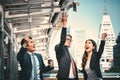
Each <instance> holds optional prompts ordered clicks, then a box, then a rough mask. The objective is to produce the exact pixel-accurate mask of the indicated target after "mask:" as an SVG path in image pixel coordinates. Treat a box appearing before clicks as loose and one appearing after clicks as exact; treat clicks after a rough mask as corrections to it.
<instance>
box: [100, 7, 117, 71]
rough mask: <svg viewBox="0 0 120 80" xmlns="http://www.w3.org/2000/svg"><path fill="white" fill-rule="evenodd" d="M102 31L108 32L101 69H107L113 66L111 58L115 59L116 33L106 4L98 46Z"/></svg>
mask: <svg viewBox="0 0 120 80" xmlns="http://www.w3.org/2000/svg"><path fill="white" fill-rule="evenodd" d="M102 33H107V38H106V43H105V47H104V52H103V55H102V57H101V69H102V70H103V71H105V70H109V69H110V68H111V66H112V64H111V60H112V59H113V46H114V45H115V33H114V29H113V26H112V22H111V19H110V16H109V15H108V12H107V9H106V6H105V8H104V14H103V18H102V22H101V24H100V28H99V36H98V46H99V44H100V40H101V34H102Z"/></svg>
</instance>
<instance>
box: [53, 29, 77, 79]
mask: <svg viewBox="0 0 120 80" xmlns="http://www.w3.org/2000/svg"><path fill="white" fill-rule="evenodd" d="M65 41H66V28H62V32H61V40H60V43H59V44H58V45H56V46H55V51H56V58H57V61H58V67H59V70H58V74H57V77H58V78H69V72H70V71H69V70H70V63H71V59H70V55H69V52H68V48H67V47H66V46H64V43H65ZM75 66H76V65H75ZM76 73H77V67H76ZM76 80H78V75H77V74H76Z"/></svg>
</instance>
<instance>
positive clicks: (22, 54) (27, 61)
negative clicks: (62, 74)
mask: <svg viewBox="0 0 120 80" xmlns="http://www.w3.org/2000/svg"><path fill="white" fill-rule="evenodd" d="M35 55H36V56H37V58H38V61H39V65H40V78H41V80H43V78H42V73H43V72H47V71H50V70H52V69H53V68H51V67H50V66H47V67H46V66H45V64H44V62H43V59H42V56H41V55H40V54H36V53H35ZM17 60H18V61H19V63H20V66H21V72H20V80H30V77H31V72H32V62H31V57H30V54H28V53H27V52H26V48H23V47H21V49H20V51H19V52H18V54H17Z"/></svg>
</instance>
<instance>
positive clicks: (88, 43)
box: [85, 40, 95, 53]
mask: <svg viewBox="0 0 120 80" xmlns="http://www.w3.org/2000/svg"><path fill="white" fill-rule="evenodd" d="M94 49H95V46H94V45H93V43H92V41H90V40H87V41H86V42H85V51H86V52H87V53H90V52H92V51H93V50H94Z"/></svg>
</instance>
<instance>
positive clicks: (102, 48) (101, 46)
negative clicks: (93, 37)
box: [98, 33, 107, 59]
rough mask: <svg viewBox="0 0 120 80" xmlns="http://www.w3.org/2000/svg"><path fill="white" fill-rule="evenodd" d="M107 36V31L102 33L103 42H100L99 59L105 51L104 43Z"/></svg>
mask: <svg viewBox="0 0 120 80" xmlns="http://www.w3.org/2000/svg"><path fill="white" fill-rule="evenodd" d="M106 37H107V33H102V36H101V43H100V46H99V50H98V57H99V58H98V59H100V57H101V55H102V53H103V51H104V45H105V39H106Z"/></svg>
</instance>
